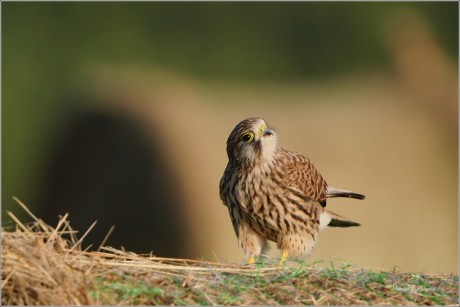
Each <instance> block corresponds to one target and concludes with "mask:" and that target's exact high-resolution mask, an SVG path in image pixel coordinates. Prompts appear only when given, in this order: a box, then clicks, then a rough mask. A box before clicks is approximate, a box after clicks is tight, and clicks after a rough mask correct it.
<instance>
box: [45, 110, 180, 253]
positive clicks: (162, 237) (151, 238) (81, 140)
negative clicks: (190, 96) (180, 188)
mask: <svg viewBox="0 0 460 307" xmlns="http://www.w3.org/2000/svg"><path fill="white" fill-rule="evenodd" d="M151 139H152V138H148V137H147V135H146V134H145V133H144V132H143V131H142V129H141V128H140V127H139V126H137V125H136V123H135V122H134V120H131V119H129V118H126V116H122V115H121V114H120V115H114V114H112V113H111V114H106V113H103V111H102V112H101V111H99V112H95V111H77V112H76V113H75V115H74V116H73V119H72V120H70V122H69V123H68V125H67V127H65V130H64V133H63V134H62V137H61V139H59V140H58V142H57V147H56V149H55V151H54V152H52V153H51V155H50V158H49V161H48V163H47V167H46V170H45V180H44V182H43V184H44V188H43V191H44V194H43V197H42V199H41V202H40V205H41V206H40V207H39V208H42V210H43V212H42V213H41V214H40V215H39V216H41V217H43V218H44V220H45V221H46V222H47V223H50V224H51V225H56V223H57V221H58V216H59V215H64V214H65V213H66V212H68V213H69V214H70V216H69V220H70V223H71V225H72V227H73V228H74V229H76V230H78V231H79V232H80V236H81V235H82V234H83V233H84V232H85V231H86V230H87V229H88V227H89V226H90V225H91V224H92V223H93V222H94V221H95V220H98V223H97V224H96V227H95V228H94V229H93V230H92V231H91V232H90V234H89V235H88V237H87V238H86V239H85V240H84V243H85V242H86V244H84V246H87V245H89V244H90V243H92V244H93V246H92V249H95V248H97V247H98V246H99V245H100V244H101V242H102V240H103V238H104V236H105V235H106V234H107V232H108V230H109V228H110V227H111V226H112V225H115V231H114V232H113V233H112V234H111V236H110V237H109V240H108V241H107V243H106V244H105V245H110V246H114V247H118V248H119V247H120V246H123V247H125V248H126V249H127V250H130V251H133V252H137V253H148V252H150V251H152V252H153V254H155V255H158V256H166V257H183V256H185V255H184V253H185V244H184V243H185V240H184V228H183V224H182V220H181V215H180V210H179V206H180V205H179V200H178V198H177V197H176V195H177V193H175V187H174V184H173V180H172V178H171V175H170V173H169V171H168V169H167V167H166V164H165V163H164V161H163V159H162V156H161V154H160V150H159V148H158V144H152V141H151Z"/></svg>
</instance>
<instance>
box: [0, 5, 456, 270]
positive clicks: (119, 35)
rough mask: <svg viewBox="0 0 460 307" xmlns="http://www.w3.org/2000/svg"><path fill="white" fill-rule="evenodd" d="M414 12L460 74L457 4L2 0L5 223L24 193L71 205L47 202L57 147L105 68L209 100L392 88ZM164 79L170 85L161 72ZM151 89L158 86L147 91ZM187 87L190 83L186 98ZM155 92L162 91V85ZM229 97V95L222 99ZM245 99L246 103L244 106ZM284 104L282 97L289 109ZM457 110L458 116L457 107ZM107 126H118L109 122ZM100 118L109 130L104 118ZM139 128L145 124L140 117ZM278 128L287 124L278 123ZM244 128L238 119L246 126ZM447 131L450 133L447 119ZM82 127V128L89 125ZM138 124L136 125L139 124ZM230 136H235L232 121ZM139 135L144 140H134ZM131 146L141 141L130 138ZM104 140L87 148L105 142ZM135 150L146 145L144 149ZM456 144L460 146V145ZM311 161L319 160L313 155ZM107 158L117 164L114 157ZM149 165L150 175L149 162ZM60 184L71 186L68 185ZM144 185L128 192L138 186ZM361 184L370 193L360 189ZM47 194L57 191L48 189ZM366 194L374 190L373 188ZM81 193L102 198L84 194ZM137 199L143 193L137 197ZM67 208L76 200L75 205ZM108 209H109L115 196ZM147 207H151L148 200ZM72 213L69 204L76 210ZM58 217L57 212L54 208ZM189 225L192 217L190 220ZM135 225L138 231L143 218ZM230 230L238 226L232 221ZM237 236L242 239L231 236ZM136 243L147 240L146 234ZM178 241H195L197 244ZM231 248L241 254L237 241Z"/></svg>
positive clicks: (33, 199) (35, 202) (33, 200)
mask: <svg viewBox="0 0 460 307" xmlns="http://www.w3.org/2000/svg"><path fill="white" fill-rule="evenodd" d="M413 16H416V18H415V20H419V19H421V20H423V22H424V23H425V24H426V25H427V27H428V29H429V31H428V32H430V33H431V34H430V35H432V36H433V37H434V41H435V43H436V46H437V48H439V49H440V50H441V52H442V53H443V54H444V55H445V57H446V58H447V59H448V61H451V63H452V64H451V66H450V67H451V68H452V69H454V70H456V67H457V66H458V3H456V2H441V3H435V2H408V3H396V2H391V3H382V2H375V3H361V2H351V3H317V2H311V3H310V2H305V3H298V2H295V3H294V2H291V3H273V2H270V3H241V2H236V3H231V2H228V3H204V2H203V3H160V2H152V3H144V2H142V3H102V2H98V3H75V2H65V3H57V2H49V3H31V2H20V3H14V2H6V3H2V56H3V58H2V68H3V70H2V149H3V150H2V220H3V221H4V220H5V218H6V215H5V210H13V211H15V214H17V215H19V216H21V213H20V212H18V210H17V208H16V207H15V205H14V204H13V201H12V196H17V197H19V198H20V199H21V200H23V201H24V202H25V203H26V204H28V206H29V207H30V208H32V210H33V211H34V212H43V211H45V209H44V207H46V206H47V203H52V202H53V203H58V202H59V199H54V200H52V201H51V200H50V199H49V198H47V197H49V195H50V193H51V194H53V193H54V194H56V193H55V192H53V190H52V188H50V185H53V179H52V178H51V179H50V176H51V177H52V176H53V174H57V172H56V171H50V168H51V169H53V167H50V163H51V162H50V159H51V160H52V159H53V157H55V156H56V155H59V154H56V151H59V148H61V147H62V146H64V145H59V144H62V140H63V139H64V140H66V139H68V135H72V134H68V133H67V132H66V131H68V130H67V129H68V128H67V127H68V125H69V122H74V121H75V113H76V112H80V110H86V109H87V108H90V109H91V107H87V105H91V104H95V105H96V104H97V103H93V102H92V101H93V100H94V101H97V100H98V99H99V98H94V97H95V96H97V95H94V92H98V91H99V88H104V86H103V84H106V83H109V84H110V83H111V81H110V80H111V79H110V78H106V79H104V77H102V79H104V81H103V82H101V84H98V83H97V82H95V81H94V79H92V78H91V77H92V76H94V75H98V71H99V69H100V67H112V68H113V67H115V68H119V69H122V70H123V69H125V68H127V69H129V70H130V72H131V73H132V72H133V71H136V70H137V71H139V72H140V73H139V75H142V73H145V72H146V71H147V72H148V71H155V72H158V71H160V72H167V73H166V75H167V76H169V75H170V74H173V75H174V76H180V77H179V79H180V80H182V79H181V78H184V79H185V80H188V81H185V83H187V84H191V85H188V86H186V88H189V87H190V86H191V87H193V86H196V87H197V88H199V89H200V90H199V91H201V90H203V89H204V90H203V91H204V92H206V91H208V92H213V91H219V90H220V89H221V88H222V86H223V85H225V86H230V87H233V88H239V89H244V90H248V91H249V92H251V93H253V92H257V91H260V90H261V89H263V91H267V90H268V89H273V88H274V87H279V88H281V89H284V86H288V90H287V91H289V86H291V87H292V86H294V87H296V86H297V87H300V88H302V87H303V85H304V84H307V86H305V87H307V88H308V85H310V84H313V85H315V84H322V86H324V85H325V86H326V87H325V91H328V89H329V88H328V87H327V86H329V85H328V84H329V83H328V80H338V79H340V78H342V77H343V76H363V75H364V76H365V75H366V74H367V73H368V72H372V74H374V72H382V74H383V75H385V77H388V76H389V77H388V78H389V79H390V80H392V81H391V82H393V81H394V82H396V83H397V82H399V81H398V80H399V79H398V78H399V77H398V76H399V75H398V71H397V69H395V68H394V63H395V55H394V52H395V51H394V50H395V48H394V47H392V46H393V45H394V44H393V41H392V39H393V36H394V35H395V33H399V32H402V31H404V30H405V29H406V27H407V28H410V27H411V20H413V19H414V18H413ZM395 27H396V29H395ZM398 27H401V29H397V28H398ZM396 49H397V48H396ZM115 71H116V69H115ZM141 72H142V73H141ZM108 74H109V75H113V73H108ZM114 74H117V73H116V72H115V73H114ZM120 75H122V73H120ZM134 75H136V73H135V72H134ZM402 75H404V73H402ZM394 76H396V77H395V78H394V79H392V78H393V77H394ZM96 79H97V78H96ZM128 79H129V78H128ZM159 79H164V80H169V79H168V78H167V77H165V78H162V77H161V75H160V77H159ZM364 79H366V78H365V77H364ZM107 80H108V81H107ZM130 80H131V79H130ZM174 80H175V79H174V78H173V81H171V82H169V81H168V82H169V86H170V87H169V88H170V89H171V91H175V90H174V88H175V85H174V82H175V81H174ZM395 80H396V81H395ZM131 81H132V80H131ZM104 82H106V83H104ZM133 82H134V83H140V82H137V81H133ZM148 82H149V81H148V78H146V81H145V83H148ZM181 82H182V81H181ZM127 83H129V82H127ZM179 83H180V82H179ZM117 84H118V85H119V84H120V83H117ZM121 84H123V82H121ZM118 85H117V87H118ZM225 86H224V87H225ZM409 87H410V85H409ZM180 89H181V87H180V86H178V87H177V91H180ZM152 90H153V91H154V90H155V85H154V83H153V82H152ZM353 90H354V91H356V92H359V91H360V88H359V87H355V88H354V89H353ZM199 91H198V92H199ZM284 91H285V92H286V90H284ZM225 93H226V92H225V90H223V92H222V95H224V94H225ZM203 95H204V96H206V94H203ZM453 95H454V96H456V95H457V93H453ZM217 96H219V95H217ZM280 96H282V95H280ZM236 97H238V95H236ZM250 97H252V96H250ZM110 99H111V98H108V100H110ZM133 99H134V98H133ZM245 99H246V98H245ZM204 100H205V99H204ZM211 100H212V99H211ZM222 100H223V101H218V99H215V100H213V101H212V102H210V103H209V105H208V107H209V108H213V107H214V106H212V107H210V105H212V104H216V105H219V104H222V105H224V104H226V106H223V107H224V108H228V106H230V105H231V103H232V102H230V103H228V102H225V101H231V99H222ZM247 100H248V101H249V100H251V99H250V98H247ZM262 100H263V99H259V100H258V99H254V101H253V103H254V104H255V105H258V106H262V105H263V104H264V103H263V101H262ZM160 101H161V99H160ZM300 101H302V100H300ZM233 102H234V103H235V104H240V105H241V104H242V103H241V101H239V100H238V99H234V101H233ZM161 103H164V105H165V106H166V105H168V104H169V101H168V100H167V99H166V100H165V101H164V102H160V105H161ZM283 103H285V102H284V101H280V105H281V104H283ZM337 103H338V104H340V103H343V104H345V103H346V102H345V101H341V100H340V99H338V100H337V102H336V103H332V104H331V103H329V105H331V106H334V105H336V104H337ZM448 103H450V102H448ZM298 104H302V102H298ZM309 104H310V105H311V104H312V102H309ZM318 104H319V102H318ZM291 107H292V105H291ZM292 108H296V107H295V106H294V107H292ZM440 108H441V107H440ZM453 108H454V109H455V108H456V106H453ZM76 110H77V111H76ZM225 110H227V109H225ZM159 112H161V111H159ZM177 112H180V111H177ZM108 113H110V112H108ZM447 113H451V114H453V113H452V112H450V111H447ZM248 115H252V114H248ZM453 116H454V117H456V115H453ZM116 117H117V118H123V112H118V113H117V115H116ZM240 119H242V118H240ZM104 120H106V118H102V119H100V121H104ZM123 120H124V119H122V121H123ZM94 121H95V122H98V121H99V119H98V117H95V118H94ZM109 121H110V120H109ZM115 121H116V120H115ZM128 121H134V122H136V117H135V116H134V119H132V118H131V119H129V120H128ZM191 121H192V122H193V120H191ZM271 121H273V122H274V123H275V124H276V118H272V119H271ZM236 122H237V120H236V121H235V120H234V121H233V123H234V124H236ZM269 122H270V119H269ZM454 122H455V123H454V124H453V125H451V126H448V127H447V130H445V131H443V132H442V133H444V134H446V133H447V134H449V133H451V134H449V136H448V137H449V140H454V141H453V142H456V136H457V131H456V130H455V129H456V127H457V126H456V119H454ZM85 123H87V122H85ZM298 124H299V123H298ZM438 124H439V125H441V126H442V125H445V123H444V121H442V120H441V121H440V123H438ZM76 125H81V124H78V120H77V124H76ZM88 125H89V126H91V124H88ZM446 125H447V124H446ZM115 126H116V125H115ZM127 126H130V127H131V126H136V125H135V124H130V123H128V124H127ZM160 126H161V125H160ZM162 127H163V128H161V129H167V128H165V127H164V126H162ZM222 128H223V129H224V130H225V131H226V132H225V133H227V131H230V130H231V128H232V125H231V124H229V125H226V126H225V127H222ZM129 129H131V128H128V130H129ZM139 129H141V128H139ZM161 129H160V130H161ZM363 129H366V128H364V127H363ZM141 130H142V129H141ZM123 131H125V130H123ZM130 131H131V130H130ZM446 131H449V132H446ZM123 133H124V132H123ZM130 133H131V132H130ZM88 134H92V132H88ZM140 134H141V135H142V133H140ZM129 135H131V134H129ZM132 135H138V134H137V132H132ZM143 137H144V136H141V137H140V139H142V138H143ZM194 137H200V136H199V135H190V138H194ZM226 137H227V135H224V136H219V138H220V141H218V142H217V143H218V144H217V145H218V146H219V147H218V148H219V150H221V151H220V152H218V154H219V155H220V154H224V150H225V149H224V147H223V146H224V145H223V144H224V141H225V139H226ZM103 138H105V137H103ZM126 139H132V138H131V136H128V137H127V138H126ZM133 142H134V141H133ZM140 142H141V143H142V141H140ZM68 143H69V144H70V145H69V146H72V140H68ZM96 143H97V142H93V143H89V145H87V146H95V144H96ZM78 144H79V143H78ZM83 144H84V143H83ZM157 144H161V145H159V146H158V147H159V148H160V149H158V150H159V151H161V147H162V144H163V143H162V141H161V140H160V141H159V142H158V143H157ZM74 145H75V144H74ZM60 146H61V147H60ZM126 146H132V147H135V146H136V145H135V144H134V143H133V144H131V145H130V144H126ZM453 146H455V148H456V144H453ZM67 148H68V147H67ZM139 148H142V147H139ZM293 149H294V150H295V148H293ZM78 150H80V148H78V146H77V145H75V146H74V147H73V148H72V149H71V151H78ZM101 150H103V149H101ZM146 150H147V149H146ZM452 150H454V151H456V149H452ZM140 151H142V149H140ZM166 152H167V150H166ZM304 153H305V154H308V151H305V152H304ZM339 153H340V151H338V153H336V154H339ZM216 154H217V152H216ZM88 155H91V153H89V154H88ZM101 155H102V156H110V152H106V153H105V154H101ZM160 156H163V158H162V159H164V161H166V162H165V163H164V164H165V165H169V164H171V163H174V162H170V161H167V154H166V153H165V152H163V153H162V154H160ZM136 157H137V156H134V158H132V159H137V158H136ZM449 157H450V156H449ZM102 159H103V158H102ZM139 159H140V158H139ZM142 159H143V158H142ZM146 159H147V160H148V158H146ZM448 159H450V160H449V161H453V162H449V163H451V165H452V166H453V167H455V165H456V162H455V161H454V160H452V159H451V158H448ZM69 161H73V160H69ZM141 161H144V160H141ZM69 163H70V162H69ZM114 163H115V164H116V163H117V162H114ZM115 164H114V165H115ZM141 164H142V163H141ZM158 165H163V163H159V164H158ZM56 167H57V166H55V167H54V168H56ZM108 167H110V166H108ZM138 167H139V168H140V169H142V166H138ZM223 167H225V164H224V165H223V166H219V170H218V172H223ZM77 168H78V166H77ZM220 168H222V169H220ZM88 169H90V168H88ZM456 170H457V168H455V171H456ZM163 171H164V173H165V174H167V175H165V176H166V177H163V176H162V178H166V181H168V179H167V178H168V177H167V176H169V175H168V174H170V176H171V178H176V179H171V186H173V185H174V184H175V183H174V180H176V181H180V180H181V179H177V178H179V177H180V178H186V176H187V175H183V176H182V175H177V174H176V173H174V170H173V167H172V166H171V169H168V166H166V167H165V169H164V170H163ZM62 172H64V173H65V170H61V173H59V174H60V175H59V176H64V177H65V176H67V175H65V174H64V175H62ZM133 172H134V173H135V172H137V171H133ZM118 175H119V174H118ZM56 176H58V175H56ZM120 176H122V175H120ZM146 176H147V175H146ZM174 176H175V177H174ZM181 176H182V177H181ZM184 176H185V177H184ZM88 177H91V174H88ZM59 178H61V177H59ZM218 179H219V178H217V179H216V180H215V181H216V182H215V184H214V186H211V188H209V189H210V190H212V193H214V194H215V195H214V196H216V195H217V190H216V189H217V188H216V187H217V183H218ZM55 180H59V181H61V183H62V180H60V179H55ZM82 180H83V179H82ZM135 180H137V179H133V180H132V181H131V182H128V183H127V184H132V185H134V186H138V183H137V182H135ZM184 180H187V179H184ZM190 180H193V179H190ZM96 181H97V180H96ZM160 181H161V180H160ZM163 181H165V180H163ZM366 181H369V179H366ZM168 182H169V181H168ZM69 184H70V183H69ZM376 184H377V183H376ZM63 185H64V184H63ZM122 185H123V183H122ZM356 185H357V186H358V190H359V185H358V184H356ZM75 186H76V185H75ZM345 188H346V187H345ZM47 189H48V190H49V191H50V192H44V190H47ZM108 189H109V190H110V188H108ZM116 189H118V188H116ZM167 189H168V188H161V190H167ZM214 190H216V191H214ZM357 192H362V193H364V194H366V191H362V190H359V191H357ZM47 193H48V194H47ZM72 193H74V194H73V195H76V194H78V195H91V194H85V192H82V191H81V190H78V189H75V190H74V191H72ZM91 193H93V192H91ZM94 193H97V192H94ZM132 193H133V194H135V193H137V192H136V190H135V189H133V190H132ZM96 198H97V197H96ZM163 198H168V197H167V196H163ZM163 198H162V199H163ZM84 199H85V198H82V199H79V201H80V202H82V201H84ZM61 201H62V202H65V201H66V200H65V197H63V198H62V199H61ZM98 201H99V202H104V198H101V199H99V200H98ZM136 201H138V202H148V199H147V200H146V199H143V200H142V199H137V200H136ZM169 201H172V200H169ZM181 201H182V200H175V201H172V202H173V203H180V202H181ZM369 201H370V200H369ZM106 202H107V200H106ZM219 202H220V201H219V199H218V196H216V203H215V204H212V205H213V206H215V207H216V208H219V209H220V210H222V211H220V213H219V214H222V218H225V219H228V217H227V216H225V215H226V212H225V211H224V210H223V207H219V205H220V204H219ZM62 205H63V208H67V207H66V205H65V204H64V203H63V204H62ZM106 205H107V206H108V208H109V209H108V210H112V209H113V208H112V207H111V204H106ZM75 206H78V205H75ZM179 206H180V205H179ZM94 210H96V209H94ZM102 210H103V209H102ZM175 210H177V211H180V209H175ZM455 210H456V209H455ZM58 211H59V210H58ZM88 212H91V210H89V211H88ZM173 212H175V211H174V210H173ZM63 213H64V212H62V213H61V214H63ZM52 214H56V213H55V212H54V211H53V213H52ZM88 214H89V216H87V219H88V223H89V221H92V220H94V219H96V218H95V217H93V216H91V213H88ZM171 214H172V215H174V214H175V213H171ZM22 216H23V215H22ZM125 217H126V215H125ZM183 219H185V220H187V216H185V217H183ZM71 221H72V218H71ZM132 223H136V220H133V221H132ZM180 224H184V223H183V222H180ZM185 224H186V223H185ZM225 226H226V228H229V227H228V226H229V225H225ZM81 227H83V226H81ZM455 227H456V226H454V228H455ZM178 228H180V227H178ZM184 229H185V230H178V233H177V236H178V237H181V236H184V233H186V232H187V230H186V229H187V226H184ZM80 230H83V229H80ZM226 230H230V231H231V229H230V228H229V229H226ZM207 232H208V231H207ZM217 232H219V231H217ZM136 240H139V239H138V238H137V237H136ZM177 240H178V241H177V242H186V241H189V239H187V238H185V239H184V238H182V239H177ZM141 241H142V240H141ZM95 243H96V244H97V242H95ZM117 244H118V245H117ZM177 244H184V246H185V245H186V243H177ZM228 244H229V245H232V247H233V245H235V248H236V243H235V242H234V241H230V242H229V243H228ZM114 245H117V246H119V245H124V246H127V243H123V242H116V243H114ZM139 246H141V245H139ZM128 247H129V245H128ZM133 248H135V247H133ZM139 250H140V251H142V252H145V251H146V247H145V246H143V247H142V248H141V247H139V249H138V250H137V251H139ZM166 250H167V249H166ZM169 252H170V253H171V254H172V255H174V256H184V255H185V256H193V257H197V256H201V255H205V254H207V255H209V254H211V252H210V251H209V250H206V251H203V250H201V251H196V250H195V251H194V252H190V249H187V248H185V247H184V249H182V250H178V251H174V252H173V251H168V252H166V253H169ZM430 268H431V267H430Z"/></svg>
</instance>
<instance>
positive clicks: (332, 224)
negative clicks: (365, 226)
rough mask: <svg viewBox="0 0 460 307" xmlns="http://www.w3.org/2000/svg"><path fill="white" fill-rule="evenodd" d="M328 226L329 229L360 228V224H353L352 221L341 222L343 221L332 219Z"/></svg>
mask: <svg viewBox="0 0 460 307" xmlns="http://www.w3.org/2000/svg"><path fill="white" fill-rule="evenodd" d="M328 226H329V227H355V226H361V224H360V223H356V222H353V221H343V220H338V219H334V218H333V219H332V220H331V222H330V223H329V225H328Z"/></svg>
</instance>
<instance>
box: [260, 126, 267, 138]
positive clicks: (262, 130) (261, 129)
mask: <svg viewBox="0 0 460 307" xmlns="http://www.w3.org/2000/svg"><path fill="white" fill-rule="evenodd" d="M265 128H266V126H265V125H260V127H259V136H260V137H261V136H262V134H263V133H264V130H265Z"/></svg>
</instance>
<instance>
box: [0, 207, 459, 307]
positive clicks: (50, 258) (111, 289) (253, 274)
mask: <svg viewBox="0 0 460 307" xmlns="http://www.w3.org/2000/svg"><path fill="white" fill-rule="evenodd" d="M18 203H20V202H19V201H18ZM20 204H21V203H20ZM21 206H23V208H24V209H25V210H26V211H28V210H27V208H26V207H25V206H24V205H22V204H21ZM8 214H9V215H10V217H11V218H12V219H13V221H14V222H15V223H16V225H15V229H12V230H9V231H7V230H6V229H4V228H2V305H95V304H96V305H100V304H104V305H107V304H108V305H119V304H121V305H300V304H306V305H458V277H457V276H456V275H429V274H412V273H401V272H387V271H371V270H364V269H359V268H355V267H352V266H351V265H346V264H343V263H342V264H339V265H337V261H328V262H327V263H324V262H323V263H318V262H316V263H309V264H307V263H305V262H293V263H291V264H290V266H289V267H287V268H285V269H281V270H280V269H276V267H275V266H273V263H272V262H271V261H269V260H265V261H262V263H260V264H258V265H256V266H255V267H244V266H243V267H242V266H240V265H235V264H233V265H232V264H221V263H213V262H207V261H200V260H186V259H167V258H160V257H155V256H153V255H137V254H134V253H129V252H125V251H121V250H116V249H113V248H109V247H101V248H100V249H99V251H97V252H86V251H83V250H81V241H82V240H83V238H84V236H85V235H83V236H82V237H81V238H80V239H77V237H76V232H75V231H74V230H73V229H72V228H71V226H70V225H69V222H68V221H67V216H64V217H62V218H61V220H60V222H59V223H58V225H57V226H56V227H55V228H52V227H50V226H49V225H46V224H45V223H44V222H43V221H41V220H40V219H38V218H36V217H34V216H33V214H32V213H30V212H29V214H30V215H31V216H32V217H33V218H34V220H35V221H34V222H33V223H31V224H28V225H24V224H23V223H21V222H20V221H19V220H17V218H16V217H15V216H14V215H13V214H12V213H10V212H8ZM324 264H327V265H326V266H324ZM337 266H338V267H337Z"/></svg>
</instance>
